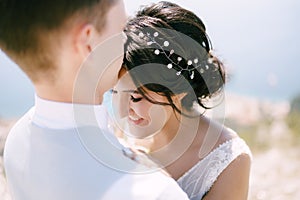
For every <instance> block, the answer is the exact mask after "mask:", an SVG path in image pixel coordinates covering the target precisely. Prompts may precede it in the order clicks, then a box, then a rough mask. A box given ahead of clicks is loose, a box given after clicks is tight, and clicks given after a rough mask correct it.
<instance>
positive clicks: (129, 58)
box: [123, 1, 225, 113]
mask: <svg viewBox="0 0 300 200" xmlns="http://www.w3.org/2000/svg"><path fill="white" fill-rule="evenodd" d="M124 32H125V34H126V36H127V41H126V43H125V47H124V48H125V49H124V50H125V56H124V60H123V66H124V67H125V68H126V70H127V71H128V72H129V74H130V76H131V77H132V79H133V82H134V83H135V84H136V86H137V87H138V91H139V93H140V94H141V95H142V96H143V97H144V98H146V99H147V100H148V101H150V102H152V103H155V104H160V105H169V106H171V107H172V108H173V109H174V110H176V111H178V112H179V113H182V110H180V109H179V108H177V107H176V106H175V104H174V102H173V101H172V98H171V97H172V96H174V95H177V94H182V93H183V94H186V95H185V96H184V97H183V98H182V100H181V104H182V107H183V108H185V109H186V110H191V109H192V107H193V105H194V102H197V103H198V104H199V105H200V106H201V107H203V108H204V109H208V108H211V107H209V106H207V105H205V103H204V102H206V101H207V99H209V98H211V97H213V96H214V95H216V94H218V93H220V92H221V91H222V89H223V87H224V83H225V71H224V67H223V64H222V62H221V61H220V60H219V59H218V58H216V57H215V56H214V55H212V53H211V50H212V47H211V42H210V39H209V37H208V35H207V33H206V28H205V25H204V23H203V22H202V20H201V19H200V18H199V17H197V16H196V15H195V14H194V13H193V12H191V11H189V10H186V9H184V8H182V7H180V6H178V5H177V4H174V3H170V2H165V1H162V2H159V3H156V4H152V5H150V6H147V7H144V8H143V9H142V10H140V11H139V12H138V13H137V14H136V16H135V17H134V18H132V19H130V20H129V21H128V23H127V25H126V27H125V29H124ZM145 89H147V90H150V91H153V92H156V93H158V94H160V95H163V96H165V97H166V98H167V100H168V103H164V102H156V101H154V100H153V99H151V98H150V97H149V96H148V95H147V90H145Z"/></svg>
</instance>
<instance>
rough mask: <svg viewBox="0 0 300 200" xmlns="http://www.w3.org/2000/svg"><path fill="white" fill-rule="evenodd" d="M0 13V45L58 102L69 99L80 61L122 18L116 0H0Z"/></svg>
mask: <svg viewBox="0 0 300 200" xmlns="http://www.w3.org/2000/svg"><path fill="white" fill-rule="evenodd" d="M0 13H1V17H0V48H1V49H2V50H3V51H4V52H6V54H7V55H8V56H9V57H10V58H11V59H12V60H14V61H15V62H16V63H17V64H18V65H19V66H20V67H21V68H22V70H23V71H24V72H25V73H26V74H27V75H28V76H29V78H30V79H31V80H32V81H33V83H34V85H35V89H36V91H37V94H38V95H39V96H41V97H44V98H46V99H50V100H58V101H70V99H71V96H72V95H71V92H72V88H73V84H74V80H75V79H76V76H77V73H78V70H79V67H80V65H81V64H82V62H83V61H84V60H85V59H86V58H87V56H88V55H89V54H90V53H91V51H92V50H93V49H94V48H95V47H96V46H97V45H98V44H99V43H101V42H103V41H105V40H106V39H107V38H109V37H111V36H112V35H114V34H117V33H120V32H121V31H122V29H123V25H124V23H125V20H126V18H125V11H124V7H123V2H122V1H121V0H44V1H38V0H0ZM112 49H113V47H112ZM116 73H117V72H116Z"/></svg>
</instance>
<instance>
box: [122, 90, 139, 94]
mask: <svg viewBox="0 0 300 200" xmlns="http://www.w3.org/2000/svg"><path fill="white" fill-rule="evenodd" d="M122 92H129V93H134V94H139V92H138V91H137V90H122Z"/></svg>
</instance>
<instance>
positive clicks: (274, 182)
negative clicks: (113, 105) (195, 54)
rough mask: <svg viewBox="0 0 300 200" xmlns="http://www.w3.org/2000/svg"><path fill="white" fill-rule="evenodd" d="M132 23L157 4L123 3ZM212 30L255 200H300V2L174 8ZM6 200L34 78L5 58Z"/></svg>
mask: <svg viewBox="0 0 300 200" xmlns="http://www.w3.org/2000/svg"><path fill="white" fill-rule="evenodd" d="M124 2H125V6H126V10H127V12H128V15H129V16H130V15H133V14H134V12H135V11H136V10H138V9H139V8H140V6H141V5H146V4H149V3H151V2H157V1H155V0H139V1H132V0H124ZM171 2H174V3H177V4H179V5H181V6H183V7H185V8H187V9H190V10H192V11H193V12H195V13H196V14H197V15H198V16H199V17H200V18H201V19H202V20H203V22H204V23H205V25H206V28H207V32H208V35H209V36H210V38H211V41H212V44H213V47H214V49H215V54H216V55H217V56H219V57H220V58H221V60H223V62H224V63H225V65H226V66H227V71H228V73H229V82H228V85H227V87H226V98H225V101H226V120H225V123H226V125H228V126H230V127H231V128H233V129H235V130H236V131H237V132H238V133H239V134H240V136H241V137H242V138H244V139H245V140H246V141H247V143H248V144H249V146H250V148H251V149H252V152H253V165H252V172H251V180H250V182H251V183H250V191H249V199H250V200H255V199H257V200H260V199H268V200H269V199H272V200H273V199H284V200H285V199H288V200H294V199H295V200H296V199H297V200H298V199H300V190H299V185H300V159H299V157H300V145H299V144H300V80H299V78H298V76H299V74H300V67H299V66H298V65H299V64H298V62H297V59H298V58H299V56H300V51H299V50H298V49H297V48H299V47H300V39H299V38H298V37H299V35H300V23H299V22H297V21H298V19H299V18H300V1H298V0H285V1H282V0H264V1H260V0H251V1H238V0H227V1H224V0H197V1H196V0H190V1H187V0H172V1H171ZM0 93H1V98H0V199H4V200H8V199H10V197H9V194H8V191H7V188H6V187H5V178H4V171H3V168H2V162H3V161H2V154H3V146H4V142H5V138H6V136H7V133H8V131H9V129H10V127H11V126H12V125H13V124H14V123H15V121H16V120H17V119H18V118H19V117H20V116H22V114H24V113H25V112H26V111H27V110H28V109H29V108H30V107H31V106H32V105H33V103H34V91H33V87H32V85H31V83H30V81H29V80H28V78H27V77H26V76H25V75H24V74H23V72H22V71H21V70H20V69H19V68H18V67H17V66H16V65H15V64H14V63H12V62H11V61H10V60H9V59H8V58H7V57H6V56H5V55H4V53H3V52H1V50H0Z"/></svg>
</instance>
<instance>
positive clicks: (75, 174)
mask: <svg viewBox="0 0 300 200" xmlns="http://www.w3.org/2000/svg"><path fill="white" fill-rule="evenodd" d="M99 127H100V128H99ZM106 127H107V116H106V111H105V107H104V106H101V105H97V106H94V105H79V104H69V103H60V102H53V101H47V100H43V99H41V98H39V97H36V102H35V106H34V107H33V108H32V109H31V110H30V111H29V112H28V113H27V114H25V115H24V116H23V117H22V118H21V119H20V120H19V121H18V122H17V123H16V125H15V126H14V127H13V129H12V130H11V132H10V134H9V136H8V138H7V141H6V145H5V149H4V166H5V171H6V177H7V182H8V185H9V189H10V191H11V194H12V196H13V199H16V200H19V199H20V200H48V199H49V200H53V199H55V200H68V199H70V200H94V199H97V200H98V199H104V200H113V199H149V200H150V199H187V196H186V194H185V193H184V192H183V191H182V190H181V189H180V188H179V186H178V185H177V184H176V182H175V181H174V180H173V179H171V178H169V177H167V176H165V175H164V174H162V173H161V172H160V171H154V170H153V169H148V168H147V167H145V166H142V165H140V164H137V163H136V162H134V161H132V160H130V159H128V158H127V157H125V156H124V155H123V153H122V148H123V147H122V146H121V145H120V144H119V143H118V141H117V139H116V138H115V137H113V135H112V134H111V133H109V132H108V131H107V128H106Z"/></svg>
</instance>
